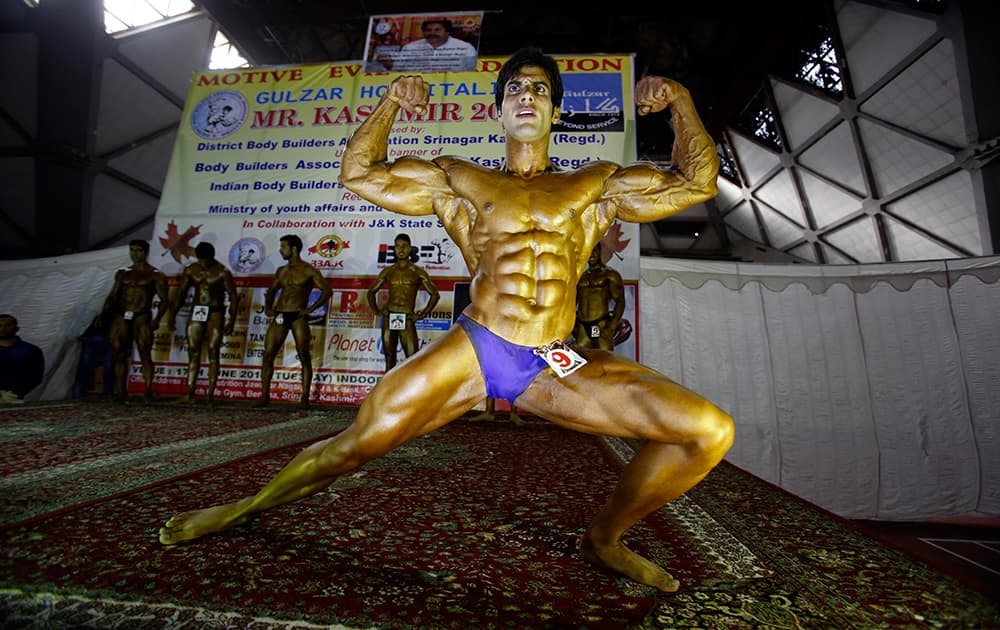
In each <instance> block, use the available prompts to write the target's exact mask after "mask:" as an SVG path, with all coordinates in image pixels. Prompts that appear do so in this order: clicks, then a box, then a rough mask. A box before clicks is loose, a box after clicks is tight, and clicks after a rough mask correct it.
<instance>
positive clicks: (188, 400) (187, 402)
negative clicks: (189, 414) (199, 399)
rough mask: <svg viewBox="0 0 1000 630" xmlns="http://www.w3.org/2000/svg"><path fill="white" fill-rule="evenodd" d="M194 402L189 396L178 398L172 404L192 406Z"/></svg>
mask: <svg viewBox="0 0 1000 630" xmlns="http://www.w3.org/2000/svg"><path fill="white" fill-rule="evenodd" d="M195 402H196V401H195V399H194V398H192V397H191V396H181V397H180V398H178V399H177V400H175V401H174V403H173V404H175V405H193V404H194V403H195Z"/></svg>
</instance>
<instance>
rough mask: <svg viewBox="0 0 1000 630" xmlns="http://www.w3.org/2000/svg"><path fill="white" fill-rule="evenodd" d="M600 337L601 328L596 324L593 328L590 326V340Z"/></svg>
mask: <svg viewBox="0 0 1000 630" xmlns="http://www.w3.org/2000/svg"><path fill="white" fill-rule="evenodd" d="M600 336H601V327H600V326H598V325H597V324H594V325H593V326H591V327H590V338H591V339H597V338H598V337H600Z"/></svg>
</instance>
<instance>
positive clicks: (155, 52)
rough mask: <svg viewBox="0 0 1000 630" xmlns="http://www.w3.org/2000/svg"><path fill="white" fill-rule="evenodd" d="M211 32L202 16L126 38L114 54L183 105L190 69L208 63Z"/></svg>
mask: <svg viewBox="0 0 1000 630" xmlns="http://www.w3.org/2000/svg"><path fill="white" fill-rule="evenodd" d="M214 29H215V24H214V23H213V22H212V19H211V18H210V17H208V16H207V15H204V14H202V15H198V16H195V17H192V18H188V19H185V20H181V21H178V22H175V23H173V24H165V25H163V26H160V27H158V28H155V29H150V30H146V31H141V32H138V33H135V34H133V35H128V36H126V37H125V38H123V39H122V40H121V42H120V44H119V48H118V52H119V53H120V54H121V55H122V56H124V57H127V58H128V59H129V60H130V61H132V62H133V63H135V64H136V65H137V66H139V67H140V68H142V70H143V71H144V72H146V73H147V74H148V75H149V76H150V77H152V78H153V79H155V80H157V81H159V82H160V83H161V84H163V86H164V87H166V88H167V89H169V90H170V91H171V92H173V94H174V95H175V96H177V97H178V98H179V99H181V100H182V101H183V100H184V99H185V98H186V97H187V93H188V88H189V87H190V84H191V69H192V68H195V69H198V68H204V67H205V65H206V64H207V63H208V57H209V54H210V53H211V50H212V32H213V31H214Z"/></svg>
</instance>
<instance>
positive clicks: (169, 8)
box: [104, 0, 194, 33]
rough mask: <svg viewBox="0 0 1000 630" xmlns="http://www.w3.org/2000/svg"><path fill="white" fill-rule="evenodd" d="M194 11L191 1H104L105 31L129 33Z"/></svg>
mask: <svg viewBox="0 0 1000 630" xmlns="http://www.w3.org/2000/svg"><path fill="white" fill-rule="evenodd" d="M192 9H194V4H193V3H191V2H190V0H104V30H105V31H106V32H108V33H118V32H120V31H127V30H129V29H133V28H136V27H139V26H145V25H147V24H153V23H154V22H159V21H161V20H165V19H167V18H170V17H174V16H175V15H180V14H182V13H187V12H188V11H191V10H192Z"/></svg>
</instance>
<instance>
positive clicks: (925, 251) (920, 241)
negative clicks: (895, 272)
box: [885, 216, 960, 260]
mask: <svg viewBox="0 0 1000 630" xmlns="http://www.w3.org/2000/svg"><path fill="white" fill-rule="evenodd" d="M885 232H886V236H887V238H888V239H889V246H890V247H891V248H892V250H893V253H894V255H895V256H896V258H898V259H899V260H938V259H943V258H958V257H959V256H960V254H958V253H957V252H955V251H954V250H952V249H949V248H947V247H945V246H944V245H942V244H941V243H939V242H937V241H935V240H934V239H931V238H928V237H927V236H926V235H924V234H921V233H920V232H918V231H916V230H914V229H912V228H910V227H909V226H907V225H906V224H904V223H901V222H899V221H897V220H896V219H893V218H892V217H890V216H886V217H885Z"/></svg>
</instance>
